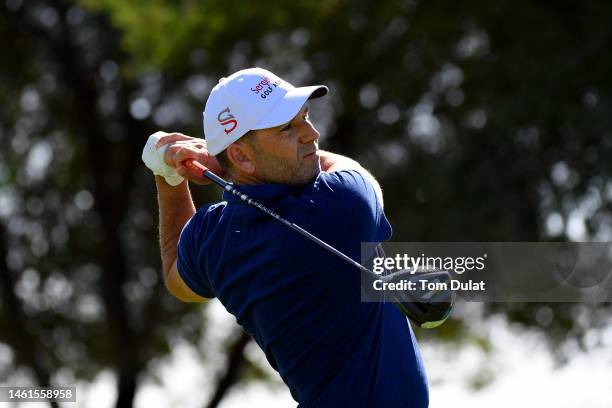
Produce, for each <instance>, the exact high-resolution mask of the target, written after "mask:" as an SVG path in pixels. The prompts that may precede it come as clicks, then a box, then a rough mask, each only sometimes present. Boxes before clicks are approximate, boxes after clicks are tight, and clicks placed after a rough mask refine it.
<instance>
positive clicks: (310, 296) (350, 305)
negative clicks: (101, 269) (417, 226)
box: [143, 68, 428, 408]
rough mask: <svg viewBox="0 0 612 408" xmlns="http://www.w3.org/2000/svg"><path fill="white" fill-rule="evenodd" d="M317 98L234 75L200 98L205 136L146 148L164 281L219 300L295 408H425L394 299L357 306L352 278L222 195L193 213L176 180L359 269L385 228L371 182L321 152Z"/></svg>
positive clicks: (192, 298) (171, 137)
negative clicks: (219, 187)
mask: <svg viewBox="0 0 612 408" xmlns="http://www.w3.org/2000/svg"><path fill="white" fill-rule="evenodd" d="M327 92H328V89H327V87H325V86H309V87H298V88H296V87H294V86H292V85H291V84H289V83H288V82H286V81H284V80H282V79H281V78H279V77H278V76H276V75H274V74H273V73H271V72H269V71H266V70H264V69H261V68H251V69H245V70H242V71H238V72H236V73H235V74H233V75H231V76H229V77H227V78H222V79H221V80H220V81H219V83H218V84H217V85H216V86H215V87H214V88H213V90H212V91H211V93H210V96H209V98H208V101H207V103H206V106H205V109H204V131H205V140H202V139H197V138H192V137H189V136H185V135H182V134H179V133H164V132H158V133H156V134H154V135H152V136H151V137H150V138H149V141H148V142H147V146H146V147H145V150H144V151H143V160H144V161H145V163H146V164H147V166H148V167H149V168H151V169H152V170H153V172H154V173H155V174H156V175H157V177H156V184H157V189H158V199H159V209H160V236H161V237H160V240H161V242H160V245H161V255H162V263H163V271H164V280H165V283H166V286H167V288H168V290H169V291H170V292H171V293H172V294H173V295H174V296H176V297H177V298H178V299H180V300H182V301H185V302H202V301H205V300H206V299H208V298H214V297H216V298H218V299H219V301H220V302H221V303H222V304H223V306H224V307H225V308H226V309H227V310H228V311H229V312H230V313H231V314H233V315H234V316H235V317H236V320H237V322H238V323H239V324H240V325H241V326H242V328H243V329H244V330H245V331H246V332H248V333H249V334H250V335H251V336H252V337H253V338H254V339H255V341H256V342H257V344H258V345H259V347H261V349H262V350H263V352H264V353H265V355H266V357H267V359H268V362H269V363H270V365H271V366H272V367H273V368H274V369H275V370H276V371H278V373H279V374H280V376H281V377H282V379H283V381H284V382H285V383H286V384H287V386H288V387H289V390H290V391H291V395H292V396H293V398H294V399H295V400H296V401H297V402H298V403H299V407H334V408H336V407H426V406H427V405H428V385H427V379H426V376H425V371H424V368H423V363H422V360H421V356H420V352H419V348H418V345H417V342H416V340H415V337H414V334H413V332H412V329H411V327H410V324H409V323H408V321H407V319H406V317H405V316H404V315H403V314H402V313H400V311H399V310H398V309H397V308H396V307H394V306H393V304H391V303H366V302H361V297H360V293H361V292H360V288H361V280H360V271H359V270H357V269H356V268H355V267H354V266H351V265H350V264H348V263H347V262H345V261H343V260H342V259H340V258H338V257H336V256H333V255H332V254H330V253H329V252H327V251H325V250H324V249H322V248H321V247H319V246H317V245H316V244H315V243H313V242H311V241H309V240H307V239H305V238H304V237H302V236H301V235H299V234H297V233H295V232H294V231H292V230H291V229H289V228H287V227H286V226H285V225H283V224H281V223H279V222H277V221H276V220H274V219H273V218H272V217H269V216H268V215H266V214H264V213H262V212H260V211H258V210H257V209H256V208H254V207H252V206H249V205H247V204H246V203H244V202H243V201H241V200H240V199H239V198H237V197H235V196H233V195H231V194H229V193H228V192H224V195H223V201H221V202H219V203H215V204H208V205H205V206H203V207H202V208H200V209H199V210H198V211H196V209H195V207H194V204H193V201H192V198H191V195H190V192H189V189H188V184H187V181H186V180H185V179H187V180H190V181H192V182H195V183H198V184H208V183H210V182H209V181H208V180H207V179H205V178H204V177H203V176H202V174H200V173H199V172H197V171H195V170H194V169H192V168H191V167H187V166H185V164H184V162H185V160H187V159H193V160H195V161H198V162H200V163H201V164H203V165H204V166H206V167H208V168H209V169H210V170H211V171H213V172H215V173H217V174H218V175H220V176H223V177H225V178H229V179H231V180H232V181H233V183H234V184H235V185H237V186H238V188H239V189H240V190H241V191H242V192H244V193H246V194H247V195H249V196H250V197H251V198H253V199H254V200H256V201H259V202H261V203H262V204H263V205H265V206H267V207H268V208H271V209H273V210H274V211H275V212H277V213H278V214H280V215H281V216H282V217H283V218H285V219H288V220H289V221H291V222H293V223H295V224H297V225H299V226H301V227H303V228H304V229H306V230H307V231H309V232H311V233H312V234H314V235H315V236H317V237H319V238H321V239H322V240H323V241H325V242H327V243H329V244H330V245H332V246H334V247H335V248H337V249H339V250H340V251H342V252H344V253H345V254H347V255H349V256H350V257H351V258H353V259H354V260H356V261H358V262H359V261H360V260H361V253H360V250H361V243H362V242H383V241H386V240H388V239H389V238H390V237H391V226H390V225H389V222H388V221H387V218H386V217H385V214H384V211H383V196H382V192H381V189H380V186H379V185H378V183H377V182H376V180H375V179H374V177H372V175H371V174H370V173H368V171H366V170H365V169H364V168H363V167H361V166H360V165H359V163H357V162H356V161H354V160H352V159H350V158H348V157H344V156H340V155H337V154H333V153H329V152H325V151H322V150H320V149H318V140H319V132H318V131H317V130H316V129H315V128H314V126H313V125H312V123H311V122H310V119H309V112H308V105H307V102H308V101H309V100H310V99H314V98H318V97H321V96H324V95H326V94H327Z"/></svg>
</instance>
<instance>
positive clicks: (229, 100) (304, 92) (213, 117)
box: [204, 68, 328, 156]
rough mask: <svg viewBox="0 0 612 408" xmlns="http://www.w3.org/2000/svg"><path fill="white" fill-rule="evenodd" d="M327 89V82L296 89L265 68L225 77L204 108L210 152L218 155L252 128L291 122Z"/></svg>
mask: <svg viewBox="0 0 612 408" xmlns="http://www.w3.org/2000/svg"><path fill="white" fill-rule="evenodd" d="M327 92H328V89H327V87H326V86H323V85H316V86H305V87H301V88H296V87H294V86H293V85H291V84H290V83H289V82H287V81H284V80H282V79H281V78H279V77H278V76H276V75H274V74H273V73H272V72H270V71H267V70H265V69H262V68H249V69H243V70H242V71H238V72H236V73H234V74H232V75H231V76H229V77H227V78H221V79H220V80H219V83H218V84H217V85H216V86H215V87H214V88H213V89H212V91H211V92H210V96H209V97H208V101H206V106H205V107H204V137H205V138H206V146H207V148H208V152H209V153H210V154H212V155H215V156H216V155H217V154H219V153H221V152H222V151H223V150H225V149H226V148H227V147H228V146H229V145H231V144H232V143H234V142H235V141H236V140H238V139H240V138H241V137H242V136H244V135H245V134H246V133H247V132H248V131H250V130H257V129H266V128H271V127H275V126H280V125H282V124H284V123H288V122H289V121H291V119H293V117H295V115H297V114H298V112H299V111H300V109H302V106H303V105H304V103H306V101H307V100H308V99H310V98H318V97H320V96H323V95H326V94H327Z"/></svg>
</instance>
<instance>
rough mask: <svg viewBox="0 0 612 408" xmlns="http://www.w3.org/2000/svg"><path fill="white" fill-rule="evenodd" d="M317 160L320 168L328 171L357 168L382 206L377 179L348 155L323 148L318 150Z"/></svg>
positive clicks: (381, 195)
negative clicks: (371, 187) (370, 184)
mask: <svg viewBox="0 0 612 408" xmlns="http://www.w3.org/2000/svg"><path fill="white" fill-rule="evenodd" d="M318 155H319V162H320V163H321V170H322V171H324V172H326V173H330V172H332V171H341V170H357V171H360V172H361V173H362V174H363V175H364V176H365V177H366V178H367V179H368V180H369V181H370V182H371V183H372V186H373V187H374V190H375V191H376V195H377V196H378V199H379V201H380V205H381V206H383V193H382V189H381V188H380V184H378V181H376V179H375V178H374V176H372V174H371V173H370V172H369V171H367V170H366V169H364V168H363V167H362V166H361V165H360V164H359V163H358V162H357V161H355V160H353V159H351V158H350V157H346V156H342V155H339V154H335V153H331V152H327V151H325V150H319V151H318Z"/></svg>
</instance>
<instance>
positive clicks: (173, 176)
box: [142, 131, 184, 187]
mask: <svg viewBox="0 0 612 408" xmlns="http://www.w3.org/2000/svg"><path fill="white" fill-rule="evenodd" d="M166 135H168V133H166V132H162V131H159V132H155V133H153V134H152V135H151V136H149V139H148V140H147V144H146V145H145V147H144V149H143V150H142V161H143V162H144V164H145V165H146V166H147V167H148V168H149V169H150V170H151V171H152V172H153V174H155V175H157V176H161V177H163V178H164V179H165V180H166V183H168V184H170V185H171V186H173V187H174V186H178V185H179V184H181V183H182V182H183V180H184V179H183V177H181V176H179V174H178V173H177V172H176V170H175V169H174V168H172V167H170V166H168V165H167V164H166V162H165V161H164V154H165V153H166V150H167V149H168V146H169V145H168V144H165V145H163V146H161V147H160V148H159V149H156V148H155V145H156V144H157V141H158V140H159V139H160V138H162V137H163V136H166Z"/></svg>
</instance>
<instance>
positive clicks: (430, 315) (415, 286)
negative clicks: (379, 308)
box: [381, 269, 456, 329]
mask: <svg viewBox="0 0 612 408" xmlns="http://www.w3.org/2000/svg"><path fill="white" fill-rule="evenodd" d="M381 281H382V282H383V283H396V284H401V285H402V286H404V287H406V288H405V289H402V290H389V289H387V290H386V292H385V295H386V296H385V297H386V298H390V299H391V300H392V301H393V302H394V303H395V305H396V306H397V307H398V308H399V309H400V310H401V311H402V313H404V314H405V315H406V316H407V317H408V318H409V319H410V320H412V321H413V322H414V323H416V324H417V325H418V326H419V327H422V328H425V329H431V328H434V327H437V326H439V325H441V324H442V323H444V322H445V321H446V319H447V318H448V317H449V315H450V312H451V310H452V308H453V305H454V303H455V296H456V295H455V292H454V291H452V290H451V274H450V273H449V272H447V271H420V270H416V271H415V270H414V269H406V270H402V271H399V272H395V273H391V274H388V275H385V276H381Z"/></svg>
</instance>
